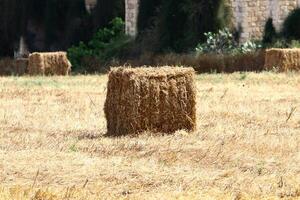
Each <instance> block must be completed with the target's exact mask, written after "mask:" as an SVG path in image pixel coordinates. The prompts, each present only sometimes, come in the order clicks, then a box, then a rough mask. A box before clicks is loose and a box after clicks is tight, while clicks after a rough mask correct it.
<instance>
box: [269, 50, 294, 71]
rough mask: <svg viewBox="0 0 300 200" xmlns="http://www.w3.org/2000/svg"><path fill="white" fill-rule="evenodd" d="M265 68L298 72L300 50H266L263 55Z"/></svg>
mask: <svg viewBox="0 0 300 200" xmlns="http://www.w3.org/2000/svg"><path fill="white" fill-rule="evenodd" d="M265 68H266V69H273V68H275V69H277V70H279V71H281V72H284V71H299V70H300V48H295V49H268V50H266V55H265Z"/></svg>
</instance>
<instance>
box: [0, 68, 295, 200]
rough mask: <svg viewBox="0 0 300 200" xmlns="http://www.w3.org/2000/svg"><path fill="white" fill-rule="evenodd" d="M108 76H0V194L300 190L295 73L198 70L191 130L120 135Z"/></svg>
mask: <svg viewBox="0 0 300 200" xmlns="http://www.w3.org/2000/svg"><path fill="white" fill-rule="evenodd" d="M106 82H107V76H105V75H103V76H74V77H35V78H33V77H3V78H0V199H1V200H3V199H5V200H6V199H13V200H18V199H20V200H21V199H22V200H23V199H24V200H27V199H28V200H29V199H34V200H44V199H45V200H56V199H72V200H73V199H74V200H78V199H82V200H83V199H90V200H92V199H250V198H252V199H262V198H265V199H276V198H300V74H296V73H287V74H275V73H267V72H264V73H260V74H256V73H234V74H228V75H227V74H204V75H197V117H198V119H197V123H198V125H197V131H196V132H194V133H186V132H185V131H178V132H176V133H175V134H174V135H155V134H151V133H144V134H142V135H140V136H139V137H120V138H112V137H106V136H105V132H106V120H105V117H104V112H103V105H104V101H105V95H106ZM166 123H167V122H166Z"/></svg>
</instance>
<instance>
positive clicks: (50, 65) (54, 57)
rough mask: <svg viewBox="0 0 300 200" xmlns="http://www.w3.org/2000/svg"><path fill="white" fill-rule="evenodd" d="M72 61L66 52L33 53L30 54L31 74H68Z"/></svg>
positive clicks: (29, 69) (29, 70)
mask: <svg viewBox="0 0 300 200" xmlns="http://www.w3.org/2000/svg"><path fill="white" fill-rule="evenodd" d="M70 71H71V63H70V61H69V60H68V58H67V53H66V52H46V53H37V52H36V53H32V54H30V55H29V65H28V73H29V74H30V75H68V74H69V73H70Z"/></svg>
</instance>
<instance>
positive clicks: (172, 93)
mask: <svg viewBox="0 0 300 200" xmlns="http://www.w3.org/2000/svg"><path fill="white" fill-rule="evenodd" d="M194 74H195V71H194V69H193V68H179V67H160V68H125V67H119V68H112V70H111V71H110V73H109V80H108V86H107V98H106V102H105V108H104V111H105V115H106V119H107V134H108V135H113V136H119V135H128V134H138V133H140V132H143V131H152V132H161V133H173V132H175V131H176V130H182V129H185V130H187V131H193V130H195V127H196V92H195V85H194Z"/></svg>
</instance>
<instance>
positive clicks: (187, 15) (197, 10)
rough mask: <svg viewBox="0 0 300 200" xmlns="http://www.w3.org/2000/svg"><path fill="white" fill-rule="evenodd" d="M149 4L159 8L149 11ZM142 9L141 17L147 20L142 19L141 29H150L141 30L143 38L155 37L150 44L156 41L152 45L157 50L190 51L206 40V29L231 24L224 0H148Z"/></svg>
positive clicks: (212, 29) (214, 29)
mask: <svg viewBox="0 0 300 200" xmlns="http://www.w3.org/2000/svg"><path fill="white" fill-rule="evenodd" d="M149 4H151V5H150V7H154V6H156V8H157V9H152V10H153V11H152V12H149V11H148V12H147V11H146V10H147V9H148V8H147V7H146V6H147V5H149ZM158 5H159V6H158ZM139 13H141V14H140V16H139V18H140V19H144V20H145V22H146V24H142V23H143V22H140V23H139V24H140V25H139V27H140V28H141V31H143V30H145V29H147V30H148V32H149V31H150V32H151V34H147V32H146V34H143V32H140V34H142V35H141V37H144V40H147V38H146V39H145V37H151V38H152V39H148V41H149V45H150V46H153V45H152V44H153V43H154V44H156V46H154V47H153V49H152V51H154V52H170V51H173V52H177V53H181V52H189V51H191V50H193V49H194V48H195V46H196V45H197V43H198V42H199V41H203V40H204V35H203V34H204V33H205V32H208V31H212V32H216V31H218V30H219V29H223V28H225V27H229V26H230V9H229V8H228V7H227V6H226V4H225V1H224V0H209V1H207V0H200V1H199V0H184V1H180V2H178V1H176V0H166V1H155V2H151V3H150V2H148V1H145V2H144V3H142V4H141V7H140V11H139ZM146 25H147V26H148V27H145V26H146ZM153 40H154V41H153Z"/></svg>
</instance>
